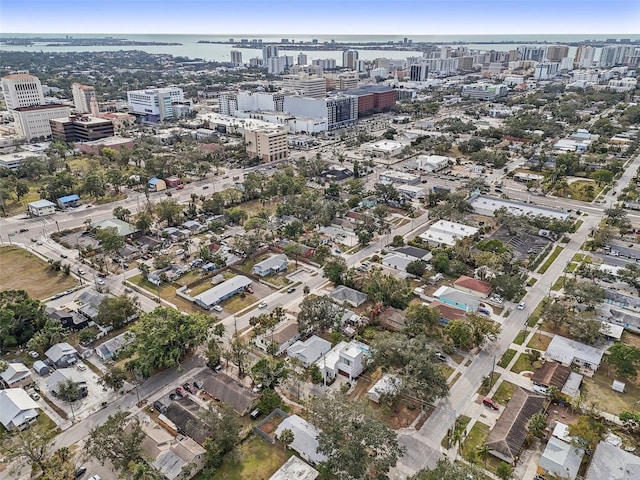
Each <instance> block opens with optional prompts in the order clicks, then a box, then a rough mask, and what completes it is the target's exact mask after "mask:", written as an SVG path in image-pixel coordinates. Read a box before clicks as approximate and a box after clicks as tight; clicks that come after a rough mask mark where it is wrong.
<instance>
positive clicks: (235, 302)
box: [220, 293, 258, 313]
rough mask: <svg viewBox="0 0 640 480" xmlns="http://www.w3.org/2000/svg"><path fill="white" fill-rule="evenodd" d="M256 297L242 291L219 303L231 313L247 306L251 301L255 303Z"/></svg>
mask: <svg viewBox="0 0 640 480" xmlns="http://www.w3.org/2000/svg"><path fill="white" fill-rule="evenodd" d="M257 300H258V299H257V298H256V297H254V296H253V295H251V294H250V293H244V295H243V294H241V293H239V294H237V295H234V296H233V297H231V298H229V299H228V300H225V301H224V302H222V303H221V304H220V306H221V307H222V308H224V309H225V310H226V311H228V312H231V313H236V312H239V311H240V310H242V309H243V308H247V307H248V306H249V305H251V304H252V303H255V302H256V301H257Z"/></svg>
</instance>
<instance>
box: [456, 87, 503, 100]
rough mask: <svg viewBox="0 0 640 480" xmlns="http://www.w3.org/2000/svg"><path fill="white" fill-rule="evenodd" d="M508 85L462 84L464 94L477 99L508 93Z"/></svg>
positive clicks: (488, 98)
mask: <svg viewBox="0 0 640 480" xmlns="http://www.w3.org/2000/svg"><path fill="white" fill-rule="evenodd" d="M508 90H509V88H508V87H507V86H506V85H489V84H472V85H463V86H462V96H463V97H469V98H473V99H476V100H490V99H492V98H496V97H502V96H504V95H506V94H507V91H508Z"/></svg>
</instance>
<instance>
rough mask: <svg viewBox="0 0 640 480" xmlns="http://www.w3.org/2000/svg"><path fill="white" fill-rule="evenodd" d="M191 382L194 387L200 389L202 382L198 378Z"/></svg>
mask: <svg viewBox="0 0 640 480" xmlns="http://www.w3.org/2000/svg"><path fill="white" fill-rule="evenodd" d="M193 384H194V385H195V386H196V388H198V389H199V390H202V385H203V384H202V382H201V381H200V380H195V381H194V382H193Z"/></svg>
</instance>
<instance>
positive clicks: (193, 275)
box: [175, 268, 211, 287]
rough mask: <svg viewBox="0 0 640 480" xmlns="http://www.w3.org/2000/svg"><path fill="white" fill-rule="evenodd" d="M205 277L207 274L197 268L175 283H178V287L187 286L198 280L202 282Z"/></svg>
mask: <svg viewBox="0 0 640 480" xmlns="http://www.w3.org/2000/svg"><path fill="white" fill-rule="evenodd" d="M204 276H205V272H203V271H202V270H201V269H199V268H195V269H193V270H191V271H190V272H187V273H185V274H184V275H182V276H181V277H180V278H178V279H177V280H176V281H175V283H177V284H178V285H181V286H183V287H184V286H186V285H188V284H190V283H193V282H195V281H197V280H200V279H201V278H203V277H204ZM203 283H207V282H203ZM208 285H211V283H210V282H209V283H208Z"/></svg>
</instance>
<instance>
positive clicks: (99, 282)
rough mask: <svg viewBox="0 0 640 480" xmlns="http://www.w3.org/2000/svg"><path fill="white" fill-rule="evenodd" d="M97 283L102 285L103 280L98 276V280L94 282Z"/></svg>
mask: <svg viewBox="0 0 640 480" xmlns="http://www.w3.org/2000/svg"><path fill="white" fill-rule="evenodd" d="M96 283H97V284H98V285H104V283H105V282H104V280H103V279H101V278H99V279H98V281H97V282H96Z"/></svg>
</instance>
